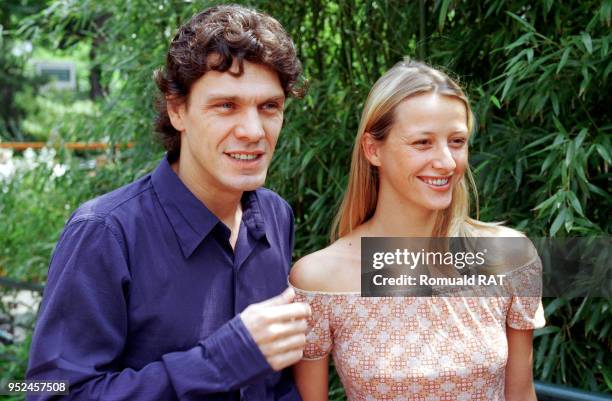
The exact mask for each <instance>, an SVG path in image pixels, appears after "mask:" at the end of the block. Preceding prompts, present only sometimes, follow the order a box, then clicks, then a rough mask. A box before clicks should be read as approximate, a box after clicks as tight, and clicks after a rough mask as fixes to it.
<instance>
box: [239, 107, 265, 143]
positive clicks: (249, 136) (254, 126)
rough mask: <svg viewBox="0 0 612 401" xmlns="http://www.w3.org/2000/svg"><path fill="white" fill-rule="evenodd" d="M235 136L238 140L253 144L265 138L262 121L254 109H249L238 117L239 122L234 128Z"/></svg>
mask: <svg viewBox="0 0 612 401" xmlns="http://www.w3.org/2000/svg"><path fill="white" fill-rule="evenodd" d="M236 136H237V137H238V138H239V139H244V140H247V141H253V142H257V141H259V140H260V139H261V138H263V137H264V136H265V132H264V128H263V121H262V120H261V116H260V115H259V111H258V110H257V109H256V108H255V109H253V108H249V109H247V110H245V111H244V113H243V115H242V116H240V121H239V123H238V126H237V127H236Z"/></svg>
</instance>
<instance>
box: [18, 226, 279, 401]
mask: <svg viewBox="0 0 612 401" xmlns="http://www.w3.org/2000/svg"><path fill="white" fill-rule="evenodd" d="M118 233H119V230H118V229H116V228H114V227H111V226H110V225H109V223H107V222H106V221H105V220H103V219H101V218H93V217H87V218H85V219H83V218H81V219H77V220H73V221H72V222H70V223H69V224H68V225H67V227H66V229H65V230H64V233H63V234H62V237H61V238H60V241H59V242H58V245H57V247H56V249H55V252H54V255H53V257H52V260H51V264H50V266H49V275H48V281H47V286H46V288H45V293H44V297H43V302H42V305H41V310H40V313H39V317H38V321H37V324H36V327H35V330H34V335H33V338H32V345H31V350H30V360H29V366H28V371H27V373H26V378H27V379H30V380H34V379H38V380H67V381H68V382H69V387H70V393H69V395H66V396H63V398H62V399H64V400H83V399H88V400H90V399H91V400H94V399H95V400H110V399H112V400H132V401H149V400H150V401H153V400H155V401H157V400H175V399H177V398H180V399H185V400H191V399H197V398H198V397H200V398H201V395H203V394H210V393H218V392H226V391H231V390H235V389H238V388H240V387H242V386H244V385H247V384H249V383H251V382H252V381H255V380H258V379H261V378H262V377H263V376H264V375H267V374H268V373H270V372H271V368H270V367H269V365H268V363H267V362H266V360H265V358H264V356H263V355H262V354H261V352H260V351H259V348H258V347H257V345H256V344H255V342H254V341H253V339H252V337H251V336H250V334H249V333H248V331H247V329H246V327H245V326H244V324H243V323H242V320H241V319H240V317H239V316H236V317H235V318H234V319H232V320H231V321H229V322H228V323H226V324H225V325H223V326H221V328H219V329H218V330H217V331H216V332H214V333H213V334H212V335H210V336H208V337H207V338H204V339H201V340H200V341H199V342H198V344H194V347H193V348H191V349H188V350H183V351H180V352H171V353H167V354H165V355H163V356H162V357H161V358H160V360H157V361H153V362H151V363H149V364H147V365H145V366H144V367H142V368H141V369H139V370H135V369H130V368H122V363H121V355H122V352H123V349H124V347H125V345H126V337H127V334H128V324H129V316H128V302H129V286H130V282H131V277H130V273H129V268H128V262H127V261H128V256H127V251H126V248H125V246H124V243H123V241H122V238H121V236H120V235H119V234H118ZM51 398H53V399H57V396H56V395H39V396H33V395H32V396H29V397H28V399H29V400H48V399H51Z"/></svg>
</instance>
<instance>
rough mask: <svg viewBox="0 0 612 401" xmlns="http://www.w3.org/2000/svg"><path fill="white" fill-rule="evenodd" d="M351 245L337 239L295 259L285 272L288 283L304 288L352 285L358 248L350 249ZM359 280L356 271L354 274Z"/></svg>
mask: <svg viewBox="0 0 612 401" xmlns="http://www.w3.org/2000/svg"><path fill="white" fill-rule="evenodd" d="M351 246H352V244H350V243H347V242H346V241H343V240H339V241H336V242H334V243H333V244H331V245H330V246H328V247H326V248H323V249H321V250H319V251H316V252H313V253H311V254H308V255H306V256H304V257H303V258H301V259H300V260H298V261H297V262H296V263H295V264H294V265H293V267H292V269H291V273H290V275H289V281H290V283H291V284H292V285H293V286H294V287H297V288H300V289H303V290H307V291H321V292H345V291H351V290H352V289H353V288H354V286H353V285H351V284H353V282H354V278H355V275H354V273H355V270H357V273H359V263H360V257H359V256H360V250H358V251H354V250H353V251H352V252H351ZM357 279H359V274H357Z"/></svg>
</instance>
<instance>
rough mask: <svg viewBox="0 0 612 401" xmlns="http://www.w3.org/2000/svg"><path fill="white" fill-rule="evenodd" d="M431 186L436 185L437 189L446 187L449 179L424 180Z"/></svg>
mask: <svg viewBox="0 0 612 401" xmlns="http://www.w3.org/2000/svg"><path fill="white" fill-rule="evenodd" d="M422 180H423V181H425V182H426V183H427V184H429V185H435V186H437V187H441V186H444V185H446V184H448V180H449V179H448V178H422Z"/></svg>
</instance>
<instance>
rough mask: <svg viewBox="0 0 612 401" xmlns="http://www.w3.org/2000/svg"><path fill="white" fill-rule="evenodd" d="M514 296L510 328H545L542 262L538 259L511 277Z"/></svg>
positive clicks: (511, 304) (510, 314) (508, 318)
mask: <svg viewBox="0 0 612 401" xmlns="http://www.w3.org/2000/svg"><path fill="white" fill-rule="evenodd" d="M509 276H510V277H509V278H510V286H511V288H510V291H511V294H512V297H511V302H510V308H509V310H508V315H507V318H506V323H507V324H508V326H509V327H512V328H513V329H517V330H532V329H539V328H542V327H544V325H545V324H546V320H545V318H544V308H543V306H542V298H541V293H542V262H541V261H540V258H539V257H537V258H536V259H535V260H534V261H533V262H531V263H530V264H528V265H525V266H523V267H521V268H519V269H517V270H516V271H514V272H512V273H511V274H510V275H509Z"/></svg>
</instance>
